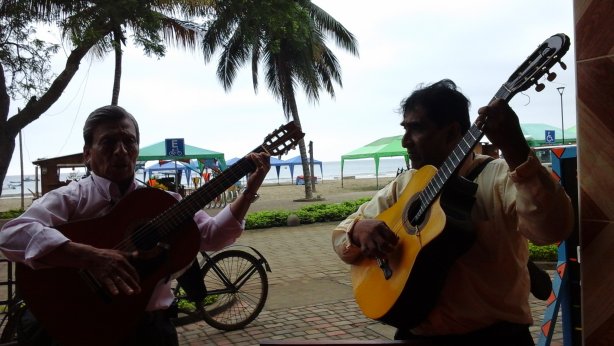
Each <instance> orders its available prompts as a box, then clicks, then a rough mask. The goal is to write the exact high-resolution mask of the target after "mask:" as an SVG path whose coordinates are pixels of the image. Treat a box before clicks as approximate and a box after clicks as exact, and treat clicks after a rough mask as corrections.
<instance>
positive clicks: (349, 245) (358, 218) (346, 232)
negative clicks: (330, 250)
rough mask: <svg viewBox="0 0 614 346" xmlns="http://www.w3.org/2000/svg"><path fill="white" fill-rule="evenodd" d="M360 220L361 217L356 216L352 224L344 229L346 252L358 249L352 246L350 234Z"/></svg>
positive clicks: (354, 245)
mask: <svg viewBox="0 0 614 346" xmlns="http://www.w3.org/2000/svg"><path fill="white" fill-rule="evenodd" d="M360 220H362V217H360V216H358V217H356V218H355V219H354V220H352V223H350V225H349V227H348V228H346V229H345V236H346V237H347V243H346V245H345V250H346V251H348V250H350V249H351V248H356V249H358V248H359V247H358V246H357V245H356V244H354V242H353V241H352V237H351V236H350V232H351V231H352V230H353V229H354V226H355V225H356V223H357V222H358V221H360Z"/></svg>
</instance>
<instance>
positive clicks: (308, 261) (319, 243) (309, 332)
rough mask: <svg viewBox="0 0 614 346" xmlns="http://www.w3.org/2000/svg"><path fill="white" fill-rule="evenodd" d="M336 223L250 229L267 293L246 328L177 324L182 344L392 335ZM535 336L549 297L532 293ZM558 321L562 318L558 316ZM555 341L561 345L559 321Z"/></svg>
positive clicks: (248, 238)
mask: <svg viewBox="0 0 614 346" xmlns="http://www.w3.org/2000/svg"><path fill="white" fill-rule="evenodd" d="M334 225H335V223H324V224H316V225H304V226H299V227H293V228H289V227H288V228H286V227H284V228H272V229H265V230H254V231H247V232H246V233H245V234H244V235H243V236H242V237H241V238H240V239H239V243H240V244H244V245H250V246H253V247H255V248H256V249H258V251H260V252H261V253H262V254H263V255H264V256H265V258H266V259H267V260H268V262H269V264H270V265H271V269H272V272H271V273H269V285H270V286H269V299H268V301H267V304H266V305H265V308H264V310H263V312H262V313H261V314H260V316H259V317H258V318H257V319H256V320H255V321H254V322H252V323H251V324H250V325H249V326H247V327H246V328H245V329H243V330H239V331H233V332H223V331H219V330H216V329H214V328H212V327H210V326H208V325H207V324H206V323H204V322H198V323H194V324H191V325H187V326H181V327H178V332H179V340H180V344H181V345H204V344H207V345H238V346H242V345H258V344H259V342H260V341H261V340H264V339H277V340H281V339H294V340H348V339H352V340H372V341H373V340H391V338H392V333H393V330H392V328H390V327H388V326H385V325H382V324H381V323H379V322H376V321H373V320H369V319H367V318H365V317H364V316H363V315H362V313H361V312H360V310H359V308H358V306H357V305H356V303H355V302H354V300H353V298H352V291H351V283H350V279H349V268H348V266H347V265H345V264H344V263H342V262H341V261H340V260H339V259H338V258H337V256H336V255H335V254H334V252H333V251H332V245H331V240H330V234H331V230H332V228H333V227H334ZM531 306H532V309H533V316H534V320H535V324H536V326H533V327H532V328H531V331H532V333H533V335H534V336H535V340H536V341H537V335H538V332H539V325H540V324H541V321H542V318H543V312H544V309H545V303H544V302H542V301H538V300H536V299H533V301H532V304H531ZM559 321H560V319H559ZM555 330H556V332H555V337H554V338H553V342H552V344H551V345H561V344H562V335H561V331H560V322H559V323H557V327H556V329H555Z"/></svg>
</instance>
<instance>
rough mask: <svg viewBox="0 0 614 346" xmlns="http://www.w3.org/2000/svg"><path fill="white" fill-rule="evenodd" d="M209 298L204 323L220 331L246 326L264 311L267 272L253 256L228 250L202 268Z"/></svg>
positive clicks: (267, 284)
mask: <svg viewBox="0 0 614 346" xmlns="http://www.w3.org/2000/svg"><path fill="white" fill-rule="evenodd" d="M202 274H203V279H204V280H205V286H206V287H207V296H208V297H213V299H211V300H212V301H213V302H212V303H210V304H208V305H205V306H204V309H203V313H202V317H203V320H204V321H205V322H207V323H208V324H209V325H210V326H212V327H214V328H217V329H220V330H227V331H229V330H237V329H241V328H243V327H245V326H247V325H248V324H249V323H250V322H252V321H253V320H254V319H255V318H256V317H257V316H258V314H259V313H260V311H262V308H263V307H264V303H265V302H266V299H267V295H268V293H269V282H268V279H267V273H266V270H265V269H264V267H263V266H262V264H261V263H260V261H258V259H257V258H256V257H254V256H253V255H252V254H250V253H247V252H244V251H240V250H228V251H224V252H220V253H218V254H216V255H215V256H213V258H212V259H211V261H207V262H206V263H205V265H204V266H203V267H202Z"/></svg>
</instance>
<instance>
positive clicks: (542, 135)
mask: <svg viewBox="0 0 614 346" xmlns="http://www.w3.org/2000/svg"><path fill="white" fill-rule="evenodd" d="M520 128H521V129H522V133H523V134H524V138H525V139H526V140H527V143H529V146H530V147H539V146H542V145H546V144H561V143H562V141H563V137H562V135H561V129H559V128H558V127H555V126H552V125H548V124H537V123H534V124H531V123H529V124H520ZM546 130H550V131H554V139H555V141H554V143H546ZM565 142H566V143H575V142H576V127H575V126H574V127H571V128H569V129H567V130H565Z"/></svg>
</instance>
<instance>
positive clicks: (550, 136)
mask: <svg viewBox="0 0 614 346" xmlns="http://www.w3.org/2000/svg"><path fill="white" fill-rule="evenodd" d="M545 139H546V143H548V144H554V142H555V139H556V137H555V136H554V130H546V138H545Z"/></svg>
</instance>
